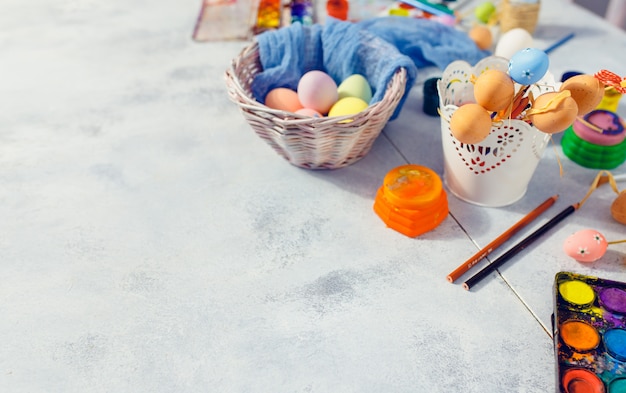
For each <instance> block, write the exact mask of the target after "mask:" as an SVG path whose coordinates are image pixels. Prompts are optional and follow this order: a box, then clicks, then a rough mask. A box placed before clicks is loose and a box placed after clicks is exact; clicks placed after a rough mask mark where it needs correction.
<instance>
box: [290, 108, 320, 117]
mask: <svg viewBox="0 0 626 393" xmlns="http://www.w3.org/2000/svg"><path fill="white" fill-rule="evenodd" d="M296 113H297V114H299V115H302V116H308V117H314V118H319V117H324V115H322V114H321V113H319V112H318V111H316V110H315V109H311V108H302V109H298V110H297V111H296Z"/></svg>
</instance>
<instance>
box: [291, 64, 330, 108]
mask: <svg viewBox="0 0 626 393" xmlns="http://www.w3.org/2000/svg"><path fill="white" fill-rule="evenodd" d="M298 98H299V99H300V103H302V106H303V107H305V108H309V109H314V110H316V111H318V112H319V113H321V114H322V115H326V114H327V113H328V111H329V110H330V107H332V106H333V104H334V103H335V102H337V100H338V99H339V92H338V91H337V83H336V82H335V81H334V80H333V78H331V77H330V75H328V74H327V73H325V72H322V71H318V70H313V71H309V72H307V73H305V74H304V75H302V77H301V78H300V80H299V81H298Z"/></svg>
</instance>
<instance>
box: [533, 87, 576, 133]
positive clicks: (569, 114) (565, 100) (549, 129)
mask: <svg viewBox="0 0 626 393" xmlns="http://www.w3.org/2000/svg"><path fill="white" fill-rule="evenodd" d="M527 114H528V117H529V119H530V121H531V122H532V123H533V126H535V127H536V128H537V129H538V130H539V131H543V132H545V133H547V134H554V133H556V132H561V131H564V130H565V129H567V128H568V127H569V126H571V125H572V124H573V123H574V120H576V116H578V105H576V101H574V99H573V98H572V97H571V94H570V92H569V91H568V90H565V91H562V92H559V93H557V92H549V93H543V94H542V95H540V96H539V97H537V99H536V100H535V102H533V105H532V107H531V108H530V109H529V110H528V113H527Z"/></svg>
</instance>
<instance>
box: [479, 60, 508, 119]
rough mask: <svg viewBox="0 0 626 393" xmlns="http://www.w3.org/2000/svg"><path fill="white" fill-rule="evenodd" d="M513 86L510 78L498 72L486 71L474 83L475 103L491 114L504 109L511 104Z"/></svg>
mask: <svg viewBox="0 0 626 393" xmlns="http://www.w3.org/2000/svg"><path fill="white" fill-rule="evenodd" d="M514 95H515V84H514V83H513V79H511V77H510V76H509V75H508V74H507V73H505V72H503V71H500V70H487V71H484V72H483V73H482V74H480V75H479V76H478V78H476V82H474V98H475V99H476V102H477V103H478V104H479V105H480V106H482V107H483V108H485V109H487V110H488V111H491V112H498V111H501V110H502V109H506V108H508V107H509V105H511V104H512V102H513V96H514Z"/></svg>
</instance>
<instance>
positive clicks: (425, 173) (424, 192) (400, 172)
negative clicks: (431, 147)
mask: <svg viewBox="0 0 626 393" xmlns="http://www.w3.org/2000/svg"><path fill="white" fill-rule="evenodd" d="M442 191H443V184H442V183H441V179H440V178H439V176H438V175H437V174H436V173H435V172H434V171H433V170H432V169H430V168H427V167H425V166H421V165H413V164H408V165H402V166H399V167H397V168H394V169H392V170H391V171H389V172H388V173H387V175H385V179H384V180H383V193H384V196H385V198H386V199H387V200H388V201H389V202H390V203H391V204H392V205H394V206H395V207H398V208H401V209H424V208H427V207H429V206H431V205H432V204H434V203H437V200H438V199H439V197H440V195H441V192H442Z"/></svg>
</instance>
